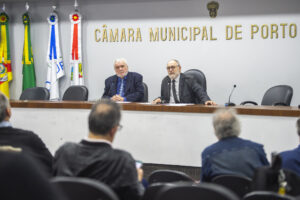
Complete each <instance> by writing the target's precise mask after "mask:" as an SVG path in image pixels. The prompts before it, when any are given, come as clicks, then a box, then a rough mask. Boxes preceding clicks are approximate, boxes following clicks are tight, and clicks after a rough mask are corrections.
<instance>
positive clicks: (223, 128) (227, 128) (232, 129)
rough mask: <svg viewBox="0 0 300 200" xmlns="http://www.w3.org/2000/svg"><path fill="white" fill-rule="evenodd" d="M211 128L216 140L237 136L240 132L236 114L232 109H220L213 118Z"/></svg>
mask: <svg viewBox="0 0 300 200" xmlns="http://www.w3.org/2000/svg"><path fill="white" fill-rule="evenodd" d="M213 126H214V129H215V135H216V136H217V138H218V139H219V140H220V139H223V138H226V137H231V136H239V135H240V132H241V126H240V122H239V120H238V118H237V116H236V112H235V111H234V110H232V109H220V110H217V111H216V112H215V115H214V116H213Z"/></svg>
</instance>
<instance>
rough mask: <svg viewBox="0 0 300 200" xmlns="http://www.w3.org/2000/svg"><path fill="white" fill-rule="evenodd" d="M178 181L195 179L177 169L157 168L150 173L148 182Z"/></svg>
mask: <svg viewBox="0 0 300 200" xmlns="http://www.w3.org/2000/svg"><path fill="white" fill-rule="evenodd" d="M177 181H190V182H193V181H194V180H193V179H192V178H191V177H190V176H189V175H187V174H185V173H183V172H180V171H175V170H163V169H162V170H155V171H153V172H152V173H151V174H150V175H149V179H148V182H149V184H152V183H171V182H177Z"/></svg>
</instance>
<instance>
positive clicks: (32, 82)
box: [22, 12, 36, 90]
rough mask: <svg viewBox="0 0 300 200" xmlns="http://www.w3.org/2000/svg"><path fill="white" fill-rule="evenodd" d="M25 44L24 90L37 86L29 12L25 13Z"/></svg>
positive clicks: (23, 61)
mask: <svg viewBox="0 0 300 200" xmlns="http://www.w3.org/2000/svg"><path fill="white" fill-rule="evenodd" d="M22 18H23V24H24V46H23V59H22V63H23V90H26V89H27V88H33V87H36V78H35V70H34V63H33V55H32V47H31V40H30V19H29V15H28V13H27V12H26V13H24V14H23V16H22Z"/></svg>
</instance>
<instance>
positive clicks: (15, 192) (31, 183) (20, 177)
mask: <svg viewBox="0 0 300 200" xmlns="http://www.w3.org/2000/svg"><path fill="white" fill-rule="evenodd" d="M0 160H1V165H0V177H1V179H0V188H1V189H0V190H1V199H5V200H20V199H25V200H62V199H63V198H64V197H63V196H62V194H60V192H59V191H58V190H56V188H54V186H52V185H51V184H50V182H49V180H48V177H47V176H46V174H45V173H44V171H42V170H40V166H39V165H40V163H38V162H36V160H34V159H33V158H31V157H30V156H27V155H26V154H25V153H24V152H14V150H13V149H7V150H0Z"/></svg>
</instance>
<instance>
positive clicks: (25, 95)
mask: <svg viewBox="0 0 300 200" xmlns="http://www.w3.org/2000/svg"><path fill="white" fill-rule="evenodd" d="M49 98H50V92H49V90H48V89H47V88H45V87H35V88H27V89H26V90H24V91H23V92H22V94H21V96H20V100H49Z"/></svg>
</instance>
